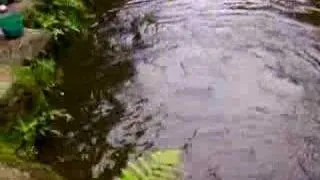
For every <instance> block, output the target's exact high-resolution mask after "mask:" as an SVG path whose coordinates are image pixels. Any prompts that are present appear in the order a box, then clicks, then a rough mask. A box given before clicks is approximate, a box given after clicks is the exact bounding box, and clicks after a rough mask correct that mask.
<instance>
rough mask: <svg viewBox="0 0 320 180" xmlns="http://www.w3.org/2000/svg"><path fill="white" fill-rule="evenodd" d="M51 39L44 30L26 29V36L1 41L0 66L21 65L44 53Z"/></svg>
mask: <svg viewBox="0 0 320 180" xmlns="http://www.w3.org/2000/svg"><path fill="white" fill-rule="evenodd" d="M50 39H51V35H50V33H48V32H46V31H43V30H35V29H27V28H26V29H25V34H24V36H22V37H21V38H18V39H15V40H0V64H21V63H22V62H23V61H24V60H26V59H32V58H35V57H36V56H38V55H39V53H40V52H42V51H44V50H45V49H46V47H47V46H48V44H49V41H50Z"/></svg>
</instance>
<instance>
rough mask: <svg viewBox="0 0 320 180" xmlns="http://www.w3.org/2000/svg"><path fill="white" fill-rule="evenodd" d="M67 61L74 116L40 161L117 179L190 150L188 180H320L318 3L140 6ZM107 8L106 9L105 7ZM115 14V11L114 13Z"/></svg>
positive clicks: (109, 22)
mask: <svg viewBox="0 0 320 180" xmlns="http://www.w3.org/2000/svg"><path fill="white" fill-rule="evenodd" d="M102 5H103V3H99V2H98V1H97V11H98V10H99V12H105V13H100V14H101V19H102V20H101V22H100V24H99V27H98V29H97V31H96V32H95V33H94V34H93V36H92V37H91V38H89V39H88V40H79V42H75V43H74V45H73V46H72V48H70V49H69V53H67V54H70V55H69V56H68V57H65V58H64V59H62V60H61V62H60V65H61V66H62V67H63V69H64V72H65V78H64V80H65V81H64V84H63V85H62V87H61V88H62V89H63V90H64V92H65V96H64V97H63V98H60V100H59V102H58V104H60V106H62V107H65V108H67V109H68V110H69V112H70V113H71V114H72V115H73V116H74V117H75V120H74V121H71V122H65V123H64V122H56V124H55V128H57V129H59V130H61V131H62V132H63V133H64V135H65V137H64V138H53V137H52V138H50V140H48V141H47V143H45V144H44V146H43V147H42V148H41V149H40V155H39V157H40V159H41V160H42V161H44V162H48V163H50V164H52V165H53V166H54V167H55V168H56V169H57V170H58V171H60V172H61V173H62V174H63V175H65V176H66V177H67V178H68V179H72V180H73V179H77V180H81V179H83V180H86V179H91V178H93V177H94V178H98V179H112V178H111V177H112V176H114V175H117V173H119V170H120V169H121V167H123V166H124V165H125V163H126V161H127V160H128V159H130V158H131V157H134V156H135V154H139V153H141V152H144V151H146V150H150V149H152V148H165V147H184V149H185V168H184V169H185V179H192V180H193V179H194V180H207V179H210V180H211V179H212V180H318V179H320V129H319V122H320V117H319V115H320V110H319V102H320V101H319V100H320V96H319V94H320V86H319V84H320V74H319V72H320V71H319V70H320V59H319V57H320V51H319V50H320V43H319V42H320V41H319V39H320V31H319V28H318V27H317V26H315V25H316V24H319V22H318V21H320V20H317V19H315V18H314V16H311V15H308V14H307V13H306V8H308V7H310V6H312V3H311V2H309V1H304V0H299V1H286V0H279V1H267V0H250V1H248V0H247V1H243V0H132V1H118V2H117V3H115V4H113V5H112V6H110V5H109V4H108V6H102ZM103 7H104V8H103ZM111 7H112V8H111Z"/></svg>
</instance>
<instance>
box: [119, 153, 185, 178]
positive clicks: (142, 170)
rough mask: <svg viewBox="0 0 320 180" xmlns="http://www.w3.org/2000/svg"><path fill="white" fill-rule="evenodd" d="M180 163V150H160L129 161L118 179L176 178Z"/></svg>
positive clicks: (178, 174)
mask: <svg viewBox="0 0 320 180" xmlns="http://www.w3.org/2000/svg"><path fill="white" fill-rule="evenodd" d="M181 163H182V159H181V151H180V150H174V149H171V150H162V151H157V152H154V153H151V154H149V155H147V156H143V157H140V158H138V160H137V161H136V162H134V163H132V162H129V163H128V165H127V167H126V168H125V169H124V170H123V171H122V174H121V176H120V178H119V179H118V180H177V179H179V177H180V171H179V166H180V165H181Z"/></svg>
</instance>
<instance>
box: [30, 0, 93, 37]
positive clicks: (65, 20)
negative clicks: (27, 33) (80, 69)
mask: <svg viewBox="0 0 320 180" xmlns="http://www.w3.org/2000/svg"><path fill="white" fill-rule="evenodd" d="M25 16H26V18H25V19H26V24H27V26H31V27H33V28H44V29H46V30H48V31H50V32H51V33H52V34H53V37H54V39H56V40H57V39H59V38H60V37H61V36H63V35H65V34H67V33H79V32H82V31H83V29H84V28H83V27H84V26H83V24H84V21H85V19H86V18H87V17H88V13H87V10H86V8H85V6H84V5H83V3H82V1H81V0H37V1H36V2H35V7H33V8H32V9H27V10H26V12H25Z"/></svg>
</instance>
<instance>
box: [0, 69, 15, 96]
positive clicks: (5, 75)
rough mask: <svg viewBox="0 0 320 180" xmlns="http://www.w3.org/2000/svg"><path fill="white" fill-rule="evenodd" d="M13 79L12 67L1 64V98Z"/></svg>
mask: <svg viewBox="0 0 320 180" xmlns="http://www.w3.org/2000/svg"><path fill="white" fill-rule="evenodd" d="M13 79H14V78H13V73H12V69H11V67H10V66H8V65H0V98H1V97H3V96H4V95H5V94H6V92H7V91H8V90H9V89H10V87H11V85H12V83H13Z"/></svg>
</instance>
